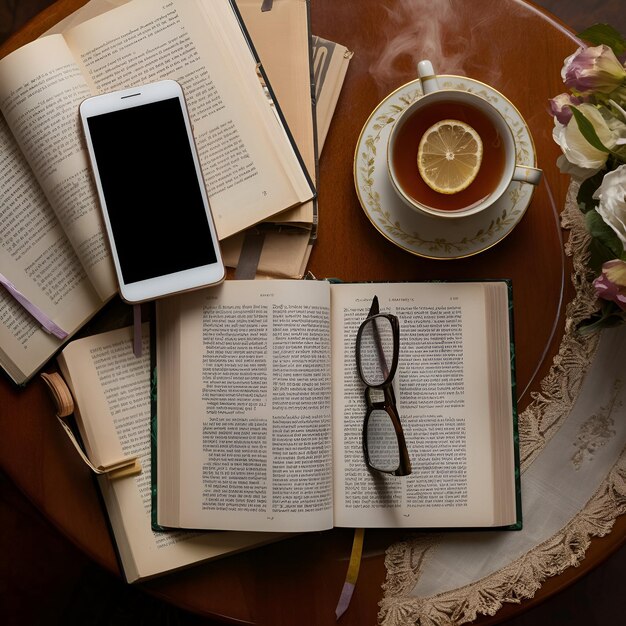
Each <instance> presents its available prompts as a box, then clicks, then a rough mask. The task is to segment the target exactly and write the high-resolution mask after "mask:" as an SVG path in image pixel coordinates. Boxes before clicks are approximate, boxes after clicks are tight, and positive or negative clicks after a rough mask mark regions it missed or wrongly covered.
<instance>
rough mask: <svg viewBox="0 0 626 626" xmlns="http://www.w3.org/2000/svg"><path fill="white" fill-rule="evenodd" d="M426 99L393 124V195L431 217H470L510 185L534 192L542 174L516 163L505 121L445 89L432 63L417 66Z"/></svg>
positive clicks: (479, 101)
mask: <svg viewBox="0 0 626 626" xmlns="http://www.w3.org/2000/svg"><path fill="white" fill-rule="evenodd" d="M417 67H418V76H419V77H420V79H421V83H422V89H423V91H424V95H423V96H422V97H421V98H419V99H418V100H416V101H415V102H414V103H412V104H411V105H410V106H409V107H407V108H406V109H405V110H404V111H403V112H402V113H401V114H400V115H399V116H398V118H397V119H396V121H395V122H394V125H393V127H392V129H391V132H390V134H389V140H388V144H387V169H388V172H389V178H390V180H391V183H392V186H393V188H394V190H395V191H396V193H397V194H398V195H399V196H400V198H402V200H403V201H404V202H405V203H406V204H407V205H408V206H409V207H411V208H412V209H414V210H416V211H418V212H420V213H422V214H425V215H429V216H433V217H441V218H459V217H465V216H468V215H474V214H476V213H479V212H480V211H483V210H484V209H486V208H487V207H489V206H491V205H492V204H493V203H494V202H496V201H497V200H498V199H499V198H500V197H501V196H502V195H503V194H504V192H505V191H506V190H507V188H508V187H509V185H510V184H511V182H512V181H520V182H524V183H529V184H531V185H538V184H539V182H540V181H541V176H542V171H541V170H540V169H537V168H534V167H529V166H526V165H521V164H519V163H517V155H516V148H515V139H514V137H513V133H512V131H511V128H510V127H509V125H508V124H507V122H506V120H505V119H504V117H503V116H502V114H501V113H500V112H499V111H498V110H497V109H496V108H495V107H494V106H493V105H492V104H491V103H489V102H488V101H487V100H485V99H484V98H482V97H481V96H479V95H477V94H474V93H471V92H468V91H461V90H456V89H442V88H440V86H439V82H438V80H437V76H436V75H435V72H434V70H433V66H432V63H431V62H430V61H427V60H424V61H420V62H419V63H418V66H417Z"/></svg>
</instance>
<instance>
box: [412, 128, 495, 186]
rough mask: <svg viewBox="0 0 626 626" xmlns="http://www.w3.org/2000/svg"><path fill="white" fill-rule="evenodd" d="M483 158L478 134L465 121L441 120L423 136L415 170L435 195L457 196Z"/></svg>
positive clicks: (476, 172)
mask: <svg viewBox="0 0 626 626" xmlns="http://www.w3.org/2000/svg"><path fill="white" fill-rule="evenodd" d="M482 158H483V142H482V140H481V139H480V135H479V134H478V133H477V132H476V131H475V130H474V129H473V128H472V127H471V126H469V125H468V124H466V123H465V122H459V121H458V120H441V121H440V122H437V123H436V124H433V125H432V126H431V127H430V128H429V129H428V130H427V131H426V132H425V133H424V134H423V135H422V139H421V141H420V143H419V147H418V149H417V167H418V169H419V173H420V176H421V177H422V179H423V180H424V182H425V183H426V184H427V185H428V186H429V187H430V188H431V189H434V190H435V191H438V192H439V193H448V194H452V193H458V192H459V191H462V190H463V189H465V188H466V187H468V186H469V185H470V184H471V183H472V181H473V180H474V179H475V178H476V175H477V174H478V170H479V169H480V164H481V162H482Z"/></svg>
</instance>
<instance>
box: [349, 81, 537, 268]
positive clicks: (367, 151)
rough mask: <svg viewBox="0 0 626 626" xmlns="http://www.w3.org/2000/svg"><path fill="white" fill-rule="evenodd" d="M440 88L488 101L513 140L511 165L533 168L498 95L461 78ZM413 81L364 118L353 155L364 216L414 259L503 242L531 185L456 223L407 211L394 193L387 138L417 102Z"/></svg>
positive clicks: (520, 132) (528, 146)
mask: <svg viewBox="0 0 626 626" xmlns="http://www.w3.org/2000/svg"><path fill="white" fill-rule="evenodd" d="M437 78H438V80H439V84H440V85H441V88H442V89H461V90H464V91H470V92H472V93H475V94H477V95H479V96H482V97H483V98H485V100H488V101H489V102H490V103H491V104H492V105H494V106H495V107H496V109H498V110H499V111H500V113H502V115H503V116H504V119H505V120H506V121H507V123H508V124H509V126H510V127H511V130H512V131H513V136H514V138H515V146H516V151H517V163H518V164H520V165H528V166H530V167H536V154H535V147H534V144H533V140H532V137H531V135H530V131H529V129H528V126H527V125H526V122H525V121H524V119H523V118H522V116H521V115H520V113H519V111H518V110H517V109H516V108H515V106H514V105H513V104H512V103H511V102H510V101H509V100H508V99H507V98H505V97H504V96H503V95H502V94H501V93H499V92H498V91H496V90H495V89H493V88H492V87H490V86H489V85H486V84H484V83H481V82H480V81H477V80H474V79H472V78H466V77H465V76H437ZM421 95H422V88H421V84H420V81H419V80H414V81H412V82H410V83H407V84H406V85H403V86H402V87H400V88H399V89H396V91H394V92H393V93H391V94H389V95H388V96H387V97H386V98H385V99H384V100H383V101H382V102H381V103H380V104H379V105H378V106H377V107H376V108H375V109H374V111H373V112H372V114H371V115H370V116H369V118H368V120H367V122H366V123H365V126H364V127H363V130H362V131H361V135H360V137H359V141H358V143H357V147H356V150H355V153H354V183H355V186H356V192H357V195H358V197H359V202H360V203H361V206H362V207H363V210H364V211H365V214H366V215H367V217H368V218H369V220H370V221H371V222H372V224H373V226H374V228H376V229H377V230H378V231H379V232H380V233H381V235H383V237H386V238H387V239H388V240H389V241H391V242H392V243H394V244H395V245H397V246H399V247H400V248H402V249H404V250H406V251H407V252H410V253H412V254H415V255H417V256H421V257H426V258H430V259H460V258H463V257H467V256H471V255H474V254H478V253H479V252H483V251H484V250H487V249H488V248H491V247H492V246H494V245H495V244H497V243H498V242H499V241H501V240H502V239H504V237H506V236H507V235H508V234H509V233H510V232H511V231H512V230H513V228H515V226H516V225H517V223H518V222H519V221H520V220H521V219H522V217H523V215H524V213H525V212H526V209H527V208H528V205H529V204H530V201H531V199H532V196H533V193H534V190H535V186H534V185H529V184H526V183H521V182H512V183H511V184H510V185H509V187H508V188H507V190H506V191H505V193H504V194H503V195H502V197H501V198H499V199H498V200H497V201H496V202H494V204H492V205H491V206H490V207H488V208H487V209H485V210H484V211H482V212H481V213H478V214H476V215H468V216H467V217H462V218H459V219H453V220H446V219H437V218H433V217H431V216H427V215H423V214H421V213H418V212H417V211H414V210H413V209H411V208H410V207H409V206H407V205H406V204H405V203H404V202H403V201H402V200H401V199H400V198H399V197H398V195H397V194H396V192H395V191H394V189H393V187H392V184H391V182H390V180H389V175H388V172H387V160H386V150H387V139H388V138H389V133H390V132H391V127H392V125H393V123H394V121H395V119H396V116H397V115H398V114H399V113H401V112H402V111H403V110H404V109H406V108H407V107H408V106H409V105H410V104H411V103H413V102H414V101H415V100H417V99H418V98H420V96H421Z"/></svg>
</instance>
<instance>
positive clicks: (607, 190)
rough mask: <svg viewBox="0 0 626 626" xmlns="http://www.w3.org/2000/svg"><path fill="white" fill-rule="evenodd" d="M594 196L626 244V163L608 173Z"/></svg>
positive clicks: (601, 211)
mask: <svg viewBox="0 0 626 626" xmlns="http://www.w3.org/2000/svg"><path fill="white" fill-rule="evenodd" d="M593 198H594V199H596V200H599V203H598V206H597V208H596V210H597V211H598V213H599V214H600V215H601V216H602V219H603V220H604V221H605V222H606V223H607V224H608V225H609V226H610V227H611V228H612V229H613V231H614V232H615V234H616V235H617V236H618V237H619V239H620V241H621V242H622V244H623V245H624V246H626V165H620V166H619V167H618V168H617V169H616V170H613V171H612V172H609V173H608V174H606V175H605V176H604V178H603V179H602V183H601V184H600V186H599V187H598V189H597V190H596V191H595V192H594V194H593ZM624 284H625V286H626V283H624Z"/></svg>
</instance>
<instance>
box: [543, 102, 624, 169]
mask: <svg viewBox="0 0 626 626" xmlns="http://www.w3.org/2000/svg"><path fill="white" fill-rule="evenodd" d="M577 108H578V110H579V111H580V112H581V113H582V114H583V115H584V116H585V117H586V118H587V120H588V121H589V122H590V123H591V124H592V125H593V128H594V130H595V131H596V134H597V135H598V139H600V141H601V142H602V145H603V146H606V147H607V148H608V149H612V148H613V147H614V146H615V144H616V141H617V138H618V135H619V134H620V133H619V131H618V129H611V128H609V125H608V124H607V122H606V120H605V119H604V117H603V116H602V113H601V112H600V111H599V110H598V109H597V108H596V107H595V106H593V105H591V104H586V103H583V104H579V105H578V107H577ZM620 130H621V129H620ZM552 137H553V138H554V141H556V143H558V144H559V146H561V150H562V151H563V154H564V155H565V158H566V159H567V160H568V161H569V163H571V164H572V165H574V166H576V168H581V169H582V170H583V172H584V173H585V175H583V176H581V175H578V176H577V177H578V178H587V177H588V176H592V175H593V174H595V173H596V172H598V171H599V170H601V169H602V168H603V167H604V165H605V163H606V160H607V158H608V156H609V155H608V153H606V152H603V151H602V150H598V149H597V148H594V147H593V146H592V145H591V144H590V143H589V142H588V141H587V140H586V139H585V138H584V137H583V134H582V133H581V132H580V130H579V128H578V123H577V122H576V119H575V118H574V117H572V119H571V120H570V121H569V122H568V123H567V126H564V125H563V124H560V123H559V122H558V121H555V124H554V130H553V132H552Z"/></svg>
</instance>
